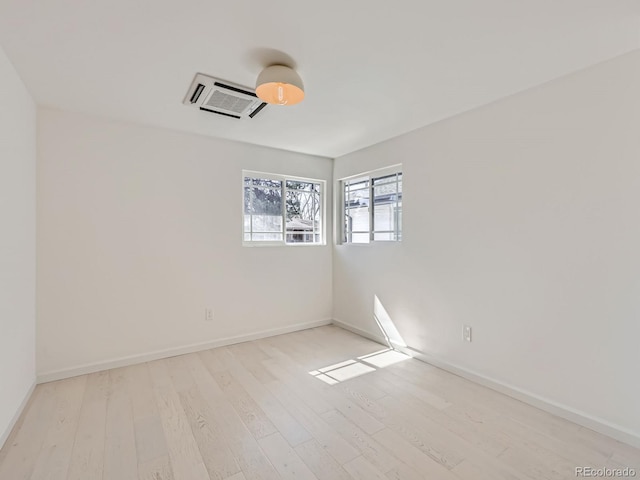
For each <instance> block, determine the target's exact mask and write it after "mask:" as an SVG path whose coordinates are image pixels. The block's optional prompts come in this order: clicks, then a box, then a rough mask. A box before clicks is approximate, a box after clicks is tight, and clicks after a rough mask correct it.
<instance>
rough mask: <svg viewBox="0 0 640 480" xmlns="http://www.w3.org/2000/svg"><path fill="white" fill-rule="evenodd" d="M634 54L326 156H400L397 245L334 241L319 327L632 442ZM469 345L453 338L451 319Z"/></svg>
mask: <svg viewBox="0 0 640 480" xmlns="http://www.w3.org/2000/svg"><path fill="white" fill-rule="evenodd" d="M639 132H640V52H639V51H635V52H633V53H631V54H628V55H625V56H622V57H619V58H617V59H614V60H612V61H610V62H607V63H603V64H600V65H597V66H594V67H592V68H590V69H587V70H584V71H582V72H579V73H577V74H574V75H571V76H568V77H565V78H563V79H560V80H557V81H554V82H551V83H548V84H546V85H543V86H541V87H539V88H536V89H533V90H530V91H527V92H524V93H521V94H518V95H515V96H513V97H510V98H507V99H505V100H502V101H500V102H497V103H494V104H491V105H489V106H486V107H483V108H480V109H478V110H475V111H472V112H470V113H466V114H463V115H460V116H457V117H454V118H452V119H450V120H448V121H444V122H441V123H439V124H435V125H432V126H429V127H426V128H423V129H420V130H417V131H414V132H412V133H409V134H407V135H404V136H402V137H398V138H395V139H393V140H390V141H387V142H384V143H381V144H379V145H376V146H373V147H370V148H368V149H365V150H361V151H358V152H355V153H353V154H349V155H346V156H344V157H341V158H338V159H337V160H336V163H335V167H334V176H335V178H342V177H345V176H348V175H353V174H356V173H359V172H362V171H366V170H369V169H372V168H378V167H383V166H386V165H391V164H395V163H402V164H403V169H404V174H405V175H404V177H405V183H404V187H405V190H404V200H405V205H404V212H403V214H404V241H403V242H402V243H399V244H386V245H384V244H379V245H369V246H348V245H339V246H337V247H336V248H335V251H334V318H336V319H337V320H340V321H343V322H346V323H349V324H352V325H354V326H356V327H358V328H361V329H363V330H365V331H368V332H371V333H378V332H377V327H376V326H375V323H374V320H373V316H372V315H373V297H374V295H378V297H379V298H380V300H381V302H382V304H383V305H384V306H385V308H386V309H387V310H388V312H389V314H390V316H391V318H392V319H393V321H394V322H395V323H396V325H397V327H398V329H399V331H400V333H401V335H402V336H403V337H404V339H405V341H406V342H407V343H408V344H409V345H410V346H411V347H414V348H415V349H418V350H420V351H422V352H425V353H426V354H428V355H431V356H433V358H435V359H438V360H439V361H442V362H446V363H449V364H452V365H455V366H459V367H462V368H464V369H466V370H469V371H471V372H475V373H478V374H480V375H482V376H484V377H488V378H490V379H492V380H496V381H498V382H502V383H505V384H507V385H510V386H513V387H516V388H520V389H522V390H524V391H526V392H529V393H531V394H534V395H538V396H540V397H542V398H543V399H545V400H546V401H550V402H555V403H557V404H560V405H562V406H564V407H565V408H568V409H570V410H574V411H576V412H581V414H583V415H585V416H586V417H593V418H595V419H597V420H598V421H600V422H602V423H603V424H606V423H610V424H613V425H614V426H615V427H616V428H618V429H620V430H626V431H627V432H628V433H631V434H632V435H635V436H636V438H637V439H638V440H640V408H639V407H638V405H640V382H638V375H639V374H640V370H638V366H639V365H640V348H639V347H638V345H639V344H638V339H639V338H640V276H639V272H640V134H639ZM463 324H469V325H471V326H472V327H473V334H474V338H473V342H472V343H464V342H463V341H462V325H463Z"/></svg>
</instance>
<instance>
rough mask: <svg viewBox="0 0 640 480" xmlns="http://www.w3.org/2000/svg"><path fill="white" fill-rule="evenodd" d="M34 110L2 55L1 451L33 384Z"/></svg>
mask: <svg viewBox="0 0 640 480" xmlns="http://www.w3.org/2000/svg"><path fill="white" fill-rule="evenodd" d="M35 275H36V108H35V105H34V103H33V100H32V99H31V97H30V96H29V93H28V92H27V90H26V89H25V87H24V85H23V84H22V81H21V80H20V78H19V77H18V74H17V73H16V71H15V70H14V69H13V66H12V65H11V63H10V62H9V59H8V58H7V57H6V55H5V53H4V51H3V50H2V49H0V446H2V443H3V442H4V440H5V439H6V435H7V434H8V433H9V432H8V430H9V429H10V427H11V425H12V423H13V421H14V420H15V419H16V418H15V417H16V415H17V413H18V411H19V409H20V406H21V405H22V404H23V401H24V400H25V397H26V395H27V393H28V392H29V390H30V388H31V387H32V386H33V384H34V382H35V288H36V279H35Z"/></svg>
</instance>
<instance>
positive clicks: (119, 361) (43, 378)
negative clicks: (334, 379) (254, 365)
mask: <svg viewBox="0 0 640 480" xmlns="http://www.w3.org/2000/svg"><path fill="white" fill-rule="evenodd" d="M331 323H332V320H317V321H315V322H306V323H298V324H295V325H288V326H286V327H279V328H272V329H269V330H263V331H261V332H256V333H251V334H247V335H238V336H235V337H227V338H220V339H217V340H211V341H207V342H201V343H193V344H191V345H184V346H181V347H173V348H167V349H165V350H156V351H154V352H148V353H143V354H139V355H130V356H127V357H120V358H115V359H112V360H105V361H102V362H96V363H88V364H85V365H80V366H77V367H71V368H65V369H62V370H54V371H50V372H44V373H39V374H38V378H37V382H38V384H40V383H47V382H53V381H56V380H62V379H64V378H71V377H77V376H78V375H86V374H88V373H94V372H100V371H102V370H109V369H111V368H119V367H127V366H129V365H135V364H137V363H144V362H151V361H153V360H160V359H162V358H169V357H175V356H177V355H184V354H187V353H194V352H200V351H202V350H208V349H210V348H216V347H224V346H226V345H233V344H236V343H242V342H250V341H252V340H259V339H261V338H267V337H274V336H276V335H283V334H285V333H291V332H297V331H299V330H306V329H308V328H315V327H322V326H324V325H331Z"/></svg>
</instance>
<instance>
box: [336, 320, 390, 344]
mask: <svg viewBox="0 0 640 480" xmlns="http://www.w3.org/2000/svg"><path fill="white" fill-rule="evenodd" d="M332 323H333V324H334V325H336V326H338V327H340V328H344V329H345V330H349V331H350V332H353V333H355V334H356V335H360V336H361V337H364V338H368V339H369V340H373V341H374V342H376V343H379V344H381V345H384V346H385V347H388V346H389V343H388V342H387V339H386V338H384V335H375V334H373V333H371V332H368V331H366V330H363V329H361V328H359V327H356V326H355V325H351V324H350V323H347V322H343V321H342V320H336V319H335V318H334V319H333V322H332Z"/></svg>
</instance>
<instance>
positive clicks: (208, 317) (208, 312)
mask: <svg viewBox="0 0 640 480" xmlns="http://www.w3.org/2000/svg"><path fill="white" fill-rule="evenodd" d="M204 319H205V321H207V322H213V308H205V310H204Z"/></svg>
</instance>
